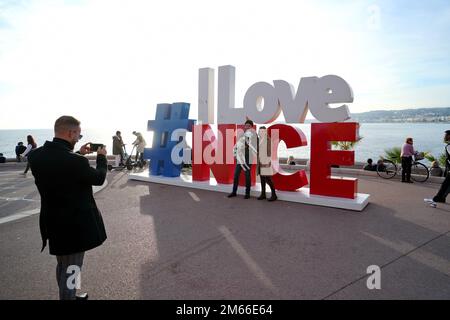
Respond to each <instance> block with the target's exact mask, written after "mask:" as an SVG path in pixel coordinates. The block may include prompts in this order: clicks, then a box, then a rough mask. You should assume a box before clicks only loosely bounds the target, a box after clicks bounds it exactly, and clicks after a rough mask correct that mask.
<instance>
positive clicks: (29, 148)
mask: <svg viewBox="0 0 450 320" xmlns="http://www.w3.org/2000/svg"><path fill="white" fill-rule="evenodd" d="M27 143H28V145H27V148H26V149H25V151H24V152H23V153H22V154H21V155H20V157H21V158H25V157H28V156H29V155H30V154H31V152H33V150H34V149H36V148H37V144H36V142H35V141H34V138H33V136H31V135H28V136H27ZM28 170H30V163H29V162H27V167H26V168H25V171H24V172H23V175H24V176H26V175H27V172H28Z"/></svg>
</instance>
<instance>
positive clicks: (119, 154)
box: [113, 131, 125, 167]
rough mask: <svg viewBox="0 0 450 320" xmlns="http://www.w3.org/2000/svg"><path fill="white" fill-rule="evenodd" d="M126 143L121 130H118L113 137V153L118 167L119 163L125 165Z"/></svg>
mask: <svg viewBox="0 0 450 320" xmlns="http://www.w3.org/2000/svg"><path fill="white" fill-rule="evenodd" d="M124 146H125V144H124V143H123V139H122V134H121V132H120V131H117V132H116V135H115V136H114V137H113V155H114V156H115V161H116V163H115V165H116V167H118V166H119V165H123V158H124V154H123V147H124Z"/></svg>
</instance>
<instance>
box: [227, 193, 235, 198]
mask: <svg viewBox="0 0 450 320" xmlns="http://www.w3.org/2000/svg"><path fill="white" fill-rule="evenodd" d="M233 197H236V193H234V192H232V193H230V194H229V195H228V198H233Z"/></svg>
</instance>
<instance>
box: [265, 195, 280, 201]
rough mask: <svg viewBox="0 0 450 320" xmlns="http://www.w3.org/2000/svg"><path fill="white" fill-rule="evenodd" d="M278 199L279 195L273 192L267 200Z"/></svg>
mask: <svg viewBox="0 0 450 320" xmlns="http://www.w3.org/2000/svg"><path fill="white" fill-rule="evenodd" d="M277 199H278V197H277V195H276V194H272V196H271V197H270V198H269V199H268V200H267V201H275V200H277Z"/></svg>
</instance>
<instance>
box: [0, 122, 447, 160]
mask: <svg viewBox="0 0 450 320" xmlns="http://www.w3.org/2000/svg"><path fill="white" fill-rule="evenodd" d="M295 126H296V127H298V128H299V129H301V130H302V131H303V132H304V134H305V135H306V137H307V140H308V146H305V147H301V148H293V149H286V147H285V145H284V143H281V144H280V147H279V150H278V154H279V157H283V158H284V157H288V156H290V155H292V156H294V157H295V158H303V159H305V158H306V159H308V158H309V156H310V146H309V145H310V143H311V125H310V124H297V125H295ZM118 129H119V130H120V131H121V132H122V137H123V139H124V142H125V143H126V144H127V146H126V148H127V150H128V152H130V151H131V143H132V142H133V141H134V140H135V136H134V135H133V134H132V132H133V130H132V129H121V128H118ZM116 130H117V128H112V129H98V128H97V129H89V128H88V129H82V134H83V139H82V140H81V141H80V142H79V144H78V145H77V146H76V148H79V147H80V146H81V144H83V143H87V142H92V143H102V144H105V145H106V146H107V150H108V152H111V151H112V137H113V135H114V134H115V132H116ZM135 130H136V131H139V129H135ZM445 130H450V123H361V124H360V130H359V132H360V136H361V137H362V139H361V140H360V142H359V143H358V144H357V145H356V147H355V148H354V150H355V160H356V161H358V162H365V161H366V160H367V159H368V158H372V159H374V160H376V159H378V158H379V157H380V156H383V155H384V154H385V150H386V149H388V148H392V147H401V146H402V145H403V143H404V142H405V139H406V138H407V137H412V138H413V139H414V148H415V149H416V150H418V151H427V152H430V153H431V154H432V155H434V156H435V157H438V156H439V155H440V154H441V153H443V152H444V146H445V145H444V143H443V136H444V131H445ZM140 132H141V133H142V134H143V136H144V138H145V139H146V141H147V147H150V146H151V141H152V133H151V132H146V131H145V130H141V131H140ZM29 134H30V135H32V136H33V137H34V138H35V140H36V142H37V144H38V146H40V145H42V144H44V143H45V141H46V140H51V139H52V138H53V130H52V129H33V130H23V129H20V130H0V153H3V154H4V156H5V157H7V158H15V153H14V150H15V146H16V145H17V142H19V141H22V142H24V144H25V145H26V137H27V135H29ZM187 141H188V144H189V145H191V143H190V134H188V136H187ZM425 162H426V161H425Z"/></svg>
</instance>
